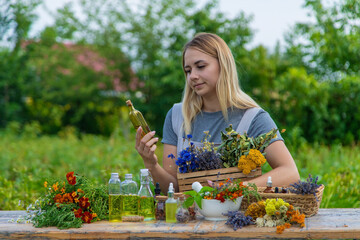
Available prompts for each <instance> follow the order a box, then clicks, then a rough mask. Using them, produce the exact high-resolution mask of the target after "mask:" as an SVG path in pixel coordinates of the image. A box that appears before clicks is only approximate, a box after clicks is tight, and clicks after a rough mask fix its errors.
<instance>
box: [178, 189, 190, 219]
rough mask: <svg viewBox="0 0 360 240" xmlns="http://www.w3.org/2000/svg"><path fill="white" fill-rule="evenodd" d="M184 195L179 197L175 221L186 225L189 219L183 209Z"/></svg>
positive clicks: (187, 213)
mask: <svg viewBox="0 0 360 240" xmlns="http://www.w3.org/2000/svg"><path fill="white" fill-rule="evenodd" d="M184 199H185V198H184V195H182V196H180V197H179V204H178V209H177V210H176V221H177V222H179V223H187V222H188V221H189V219H190V213H189V211H188V209H187V208H185V207H184Z"/></svg>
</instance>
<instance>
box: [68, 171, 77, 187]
mask: <svg viewBox="0 0 360 240" xmlns="http://www.w3.org/2000/svg"><path fill="white" fill-rule="evenodd" d="M66 179H67V181H68V183H69V184H70V185H75V184H76V176H74V172H69V173H67V174H66Z"/></svg>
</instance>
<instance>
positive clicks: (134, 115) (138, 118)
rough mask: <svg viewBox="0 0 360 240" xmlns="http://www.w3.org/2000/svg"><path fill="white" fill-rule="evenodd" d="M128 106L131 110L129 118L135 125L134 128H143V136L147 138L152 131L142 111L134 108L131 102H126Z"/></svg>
mask: <svg viewBox="0 0 360 240" xmlns="http://www.w3.org/2000/svg"><path fill="white" fill-rule="evenodd" d="M126 105H127V106H128V108H129V118H130V121H131V122H132V124H133V125H134V128H135V129H136V130H137V129H138V128H139V127H141V128H142V136H145V135H146V134H147V133H149V132H150V131H151V130H150V128H149V125H148V124H147V123H146V121H145V118H144V117H143V115H142V114H141V112H140V111H138V110H136V109H135V108H134V106H133V104H132V102H131V101H130V100H127V101H126Z"/></svg>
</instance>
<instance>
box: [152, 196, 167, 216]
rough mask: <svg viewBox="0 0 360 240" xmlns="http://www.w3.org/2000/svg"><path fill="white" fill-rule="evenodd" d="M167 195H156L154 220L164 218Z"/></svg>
mask: <svg viewBox="0 0 360 240" xmlns="http://www.w3.org/2000/svg"><path fill="white" fill-rule="evenodd" d="M166 199H167V196H156V207H155V218H156V220H166V218H165V216H166V214H165V213H166V208H165V201H166Z"/></svg>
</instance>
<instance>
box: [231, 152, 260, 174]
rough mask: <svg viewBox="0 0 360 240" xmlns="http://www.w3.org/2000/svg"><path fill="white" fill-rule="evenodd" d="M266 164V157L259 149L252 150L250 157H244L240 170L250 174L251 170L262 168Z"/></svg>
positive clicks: (240, 160) (240, 161)
mask: <svg viewBox="0 0 360 240" xmlns="http://www.w3.org/2000/svg"><path fill="white" fill-rule="evenodd" d="M265 162H266V159H265V157H264V155H262V154H261V152H260V151H259V150H257V149H250V151H249V153H248V155H242V156H241V157H240V159H239V162H238V168H239V169H240V170H241V171H243V173H244V174H249V173H250V172H251V170H253V169H255V168H256V167H260V166H262V165H263V164H264V163H265Z"/></svg>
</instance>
